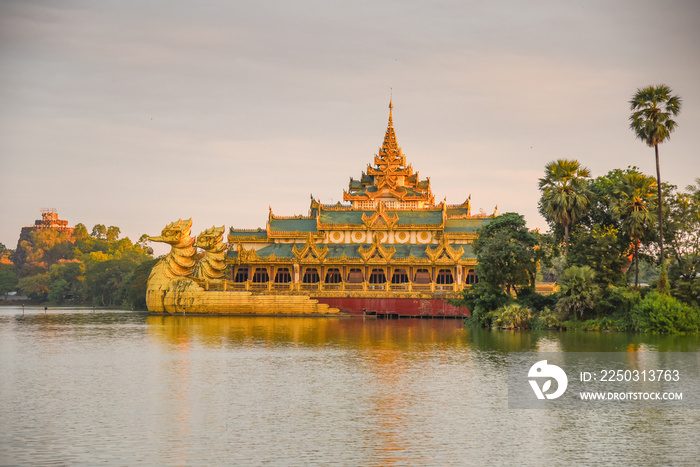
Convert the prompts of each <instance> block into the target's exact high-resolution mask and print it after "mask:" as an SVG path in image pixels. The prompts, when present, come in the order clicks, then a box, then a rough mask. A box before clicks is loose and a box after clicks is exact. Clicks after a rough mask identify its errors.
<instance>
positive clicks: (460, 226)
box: [445, 219, 491, 232]
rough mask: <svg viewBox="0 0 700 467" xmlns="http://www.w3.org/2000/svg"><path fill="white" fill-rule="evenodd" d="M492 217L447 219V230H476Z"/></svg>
mask: <svg viewBox="0 0 700 467" xmlns="http://www.w3.org/2000/svg"><path fill="white" fill-rule="evenodd" d="M489 222H491V219H447V220H446V221H445V232H476V231H477V230H479V229H480V228H481V227H483V226H484V225H486V224H488V223H489Z"/></svg>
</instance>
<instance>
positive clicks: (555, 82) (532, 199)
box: [0, 0, 700, 253]
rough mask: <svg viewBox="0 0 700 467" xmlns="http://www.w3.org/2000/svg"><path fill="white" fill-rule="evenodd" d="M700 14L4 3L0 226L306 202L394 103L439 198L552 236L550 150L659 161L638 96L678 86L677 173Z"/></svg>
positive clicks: (606, 162) (626, 4)
mask: <svg viewBox="0 0 700 467" xmlns="http://www.w3.org/2000/svg"><path fill="white" fill-rule="evenodd" d="M698 24H700V2H697V0H667V1H663V2H659V1H658V0H654V1H649V0H612V1H611V0H601V1H587V0H580V1H575V2H574V1H567V2H562V1H560V0H533V1H522V0H494V1H489V2H485V1H483V0H479V1H473V0H455V1H451V0H432V1H427V0H425V1H409V0H396V1H389V0H354V1H352V2H349V1H336V0H324V1H309V0H294V1H289V0H280V1H264V0H256V1H243V0H235V1H231V0H222V1H211V0H202V1H197V2H182V1H164V0H163V1H155V0H138V1H135V0H120V1H109V0H107V1H100V2H95V1H93V0H88V1H74V0H64V1H61V2H56V1H32V2H26V1H7V0H0V201H1V203H0V206H1V207H0V219H1V221H0V243H3V244H5V245H6V246H7V247H8V248H15V246H16V244H17V240H18V238H19V233H20V230H21V227H22V226H23V225H32V224H33V223H34V220H35V219H38V218H40V209H41V208H55V209H57V210H58V213H59V216H60V218H61V219H65V220H67V221H68V222H69V224H70V225H75V224H76V223H79V222H80V223H83V224H85V225H86V226H87V227H88V230H91V228H92V226H93V225H95V224H104V225H106V226H110V225H114V226H118V227H119V228H120V229H121V232H122V236H128V237H129V238H131V239H132V240H133V241H136V240H138V238H139V237H140V236H141V235H142V234H144V233H146V234H149V235H158V234H159V233H160V231H161V229H162V228H163V227H164V226H165V225H166V224H168V223H169V222H172V221H174V220H177V219H179V218H183V219H186V218H190V217H192V218H193V229H192V232H193V234H194V235H196V234H197V233H198V232H200V231H202V230H204V229H206V228H208V227H211V226H213V225H216V226H221V225H225V226H226V228H227V229H228V228H229V227H235V228H258V227H265V224H266V222H267V218H268V213H269V209H270V208H271V209H272V211H273V212H274V213H275V214H276V215H282V216H292V215H299V214H302V215H307V214H308V209H309V202H310V196H311V195H313V196H314V198H317V199H320V200H321V202H322V203H327V204H330V203H337V202H338V201H342V196H343V190H344V189H347V188H348V182H349V179H350V177H354V178H359V177H360V176H361V173H362V171H364V170H365V169H366V167H367V164H369V163H371V162H372V161H373V157H374V154H376V153H377V151H378V149H379V147H380V146H381V143H382V140H383V137H384V132H385V130H386V125H387V119H388V115H389V109H388V105H389V100H390V99H391V100H393V105H394V109H393V120H394V127H395V129H396V134H397V139H398V142H399V145H400V146H401V148H402V150H403V152H404V154H405V155H406V157H407V161H408V162H409V163H411V164H412V165H413V168H414V169H415V170H416V171H418V172H419V173H420V176H421V178H426V177H429V178H430V180H431V186H432V190H433V194H434V195H435V199H436V201H437V202H440V201H442V200H443V199H446V200H447V203H448V204H459V203H462V202H463V201H464V200H465V199H466V198H467V197H468V196H469V195H471V199H472V212H473V213H477V212H479V211H480V210H483V211H484V212H486V213H492V212H493V211H494V208H495V207H496V206H498V212H499V213H504V212H517V213H520V214H522V215H524V216H525V219H526V221H527V224H528V226H529V227H530V228H540V229H542V230H543V231H546V230H547V224H546V222H545V221H544V219H543V218H542V217H541V216H540V215H539V214H538V210H537V202H538V199H539V196H540V193H539V190H538V178H540V177H541V176H542V175H543V173H544V166H545V164H547V163H548V162H550V161H553V160H556V159H560V158H568V159H577V160H579V161H580V162H581V164H582V165H584V166H586V167H588V168H589V169H590V170H591V173H592V175H593V176H594V177H595V176H600V175H605V174H606V173H607V172H608V171H609V170H612V169H614V168H625V167H628V166H631V165H634V166H637V167H639V168H640V169H641V170H642V171H643V172H645V173H647V174H649V175H654V174H655V165H654V151H653V148H649V147H647V146H646V145H645V144H644V143H643V142H641V141H639V140H637V139H635V136H634V133H633V132H632V131H631V130H630V129H629V120H628V119H629V114H630V110H629V100H630V98H631V97H632V95H633V94H634V93H635V91H636V90H637V89H638V88H640V87H644V86H648V85H656V84H660V83H665V84H667V85H669V86H670V87H671V88H672V89H673V91H674V93H677V94H678V95H680V96H681V98H682V100H683V107H682V110H681V113H680V115H679V116H678V117H677V122H678V127H677V129H676V131H675V132H674V133H673V134H672V135H671V138H670V140H669V141H668V142H666V143H664V144H662V145H661V146H660V156H661V174H662V178H663V180H665V181H667V182H669V183H672V184H675V185H677V186H679V187H681V188H684V187H685V186H686V185H688V184H690V183H693V182H694V180H695V179H696V178H698V177H700V157H699V156H700V155H699V154H698V150H697V149H696V147H695V146H694V145H693V141H694V140H695V139H696V138H697V135H698V129H700V53H698V44H700V28H698V27H697V25H698ZM154 247H156V245H154ZM163 247H164V245H163ZM156 248H157V249H156V252H157V253H159V249H158V248H159V247H156ZM163 252H167V248H166V249H165V250H163Z"/></svg>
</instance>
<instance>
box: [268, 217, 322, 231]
mask: <svg viewBox="0 0 700 467" xmlns="http://www.w3.org/2000/svg"><path fill="white" fill-rule="evenodd" d="M270 230H271V231H273V232H316V219H272V220H271V221H270Z"/></svg>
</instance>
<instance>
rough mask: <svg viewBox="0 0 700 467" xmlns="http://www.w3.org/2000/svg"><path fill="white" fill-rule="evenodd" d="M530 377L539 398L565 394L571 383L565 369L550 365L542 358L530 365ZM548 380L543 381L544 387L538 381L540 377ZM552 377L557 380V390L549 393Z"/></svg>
mask: <svg viewBox="0 0 700 467" xmlns="http://www.w3.org/2000/svg"><path fill="white" fill-rule="evenodd" d="M527 376H528V378H535V379H529V380H528V382H529V383H530V386H532V390H533V391H535V395H536V396H537V398H538V399H545V398H547V399H556V398H557V397H559V396H561V395H562V394H564V391H566V386H567V385H568V384H569V379H568V378H567V377H566V373H564V370H562V369H561V368H559V367H558V366H556V365H548V364H547V360H540V361H539V362H537V363H535V364H534V365H532V366H531V367H530V371H529V372H528V374H527ZM544 378H546V380H545V381H544V382H543V384H542V387H540V385H539V383H538V379H544ZM552 379H554V380H555V381H556V382H557V390H556V391H554V392H552V393H549V392H548V391H550V390H551V389H552Z"/></svg>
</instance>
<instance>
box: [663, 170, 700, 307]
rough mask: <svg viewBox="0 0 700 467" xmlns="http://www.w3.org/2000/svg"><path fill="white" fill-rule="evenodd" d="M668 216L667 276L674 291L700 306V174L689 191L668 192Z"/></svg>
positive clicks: (680, 297) (687, 189) (666, 231)
mask: <svg viewBox="0 0 700 467" xmlns="http://www.w3.org/2000/svg"><path fill="white" fill-rule="evenodd" d="M666 199H667V200H668V205H669V217H668V219H667V221H666V223H665V226H666V229H665V230H664V238H666V240H667V246H668V250H667V251H668V258H669V259H670V260H671V261H670V263H669V266H668V278H669V280H670V283H671V292H672V294H673V295H674V296H675V297H677V298H679V299H681V300H683V301H684V302H686V303H689V304H692V305H695V306H700V178H698V179H697V180H696V184H695V185H689V186H688V187H686V192H681V193H671V194H670V196H667V197H666Z"/></svg>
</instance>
